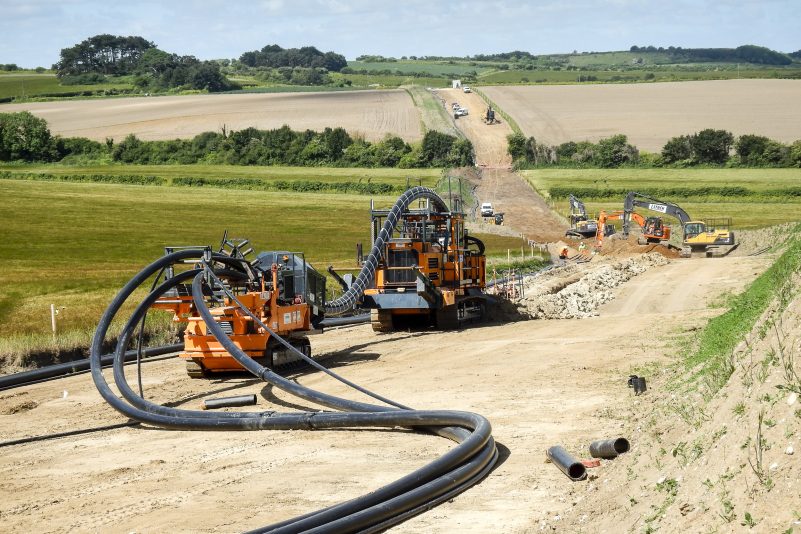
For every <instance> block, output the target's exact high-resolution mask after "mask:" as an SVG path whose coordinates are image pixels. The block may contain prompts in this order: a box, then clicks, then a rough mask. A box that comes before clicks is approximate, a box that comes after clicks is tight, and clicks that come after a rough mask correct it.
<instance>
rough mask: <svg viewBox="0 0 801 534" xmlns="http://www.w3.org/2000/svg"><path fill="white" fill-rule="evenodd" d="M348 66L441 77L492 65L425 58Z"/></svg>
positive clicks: (486, 69) (350, 63) (351, 62)
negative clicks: (426, 59) (427, 59)
mask: <svg viewBox="0 0 801 534" xmlns="http://www.w3.org/2000/svg"><path fill="white" fill-rule="evenodd" d="M471 63H472V64H471ZM348 67H350V68H352V69H355V70H387V69H388V70H390V71H393V72H394V71H400V72H402V73H404V74H405V73H415V72H422V73H425V74H429V75H431V76H432V77H443V76H445V75H451V74H457V75H462V74H465V73H468V72H477V73H478V74H481V73H482V72H485V71H488V70H490V69H491V68H492V67H490V66H489V65H487V64H486V63H481V62H474V61H451V62H449V61H425V60H407V61H404V60H399V61H392V62H366V61H348Z"/></svg>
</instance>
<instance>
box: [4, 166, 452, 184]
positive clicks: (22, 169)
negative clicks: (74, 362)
mask: <svg viewBox="0 0 801 534" xmlns="http://www.w3.org/2000/svg"><path fill="white" fill-rule="evenodd" d="M2 171H8V172H12V173H15V174H16V173H24V174H34V175H35V174H52V175H94V174H102V175H113V176H158V177H163V178H165V179H167V181H168V182H169V180H170V179H171V178H177V177H201V178H207V179H211V180H213V179H229V178H260V179H263V180H264V181H265V182H270V181H277V180H284V181H290V182H291V181H301V180H305V181H315V182H318V181H319V182H372V183H388V184H394V185H404V184H406V181H407V179H408V180H409V182H410V183H411V184H414V185H425V186H429V187H431V186H434V185H435V184H436V183H437V180H439V178H440V176H441V175H442V171H441V170H440V169H392V168H382V169H359V168H336V167H277V166H276V167H255V166H245V165H242V166H237V165H59V164H45V165H3V164H0V172H2Z"/></svg>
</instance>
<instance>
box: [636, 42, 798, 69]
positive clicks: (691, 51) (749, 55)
mask: <svg viewBox="0 0 801 534" xmlns="http://www.w3.org/2000/svg"><path fill="white" fill-rule="evenodd" d="M629 51H630V52H666V53H668V54H669V55H670V56H671V58H672V59H673V60H675V61H676V62H693V63H710V62H716V63H717V62H720V63H738V62H740V63H755V64H758V65H789V64H790V63H792V62H793V60H792V59H791V58H790V57H788V54H782V53H781V52H776V51H775V50H771V49H770V48H765V47H764V46H756V45H743V46H738V47H737V48H682V47H680V46H669V47H667V48H663V47H661V46H660V47H655V46H636V45H635V46H632V47H631V48H630V49H629ZM791 55H792V54H791Z"/></svg>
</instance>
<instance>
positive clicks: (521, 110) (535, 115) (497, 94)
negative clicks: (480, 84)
mask: <svg viewBox="0 0 801 534" xmlns="http://www.w3.org/2000/svg"><path fill="white" fill-rule="evenodd" d="M482 90H483V91H484V92H485V93H486V94H487V95H488V96H489V97H490V98H491V99H492V100H493V101H494V102H495V103H496V104H497V105H498V106H500V107H501V108H502V109H503V110H504V111H506V112H507V113H508V114H509V115H511V116H512V117H513V118H514V119H515V120H516V121H517V123H518V124H519V125H520V128H521V129H522V130H523V132H524V133H525V134H526V135H527V136H534V137H535V138H536V139H537V141H540V142H544V143H548V144H559V143H564V142H566V141H584V140H589V141H597V140H598V139H601V138H603V137H609V136H611V135H615V134H621V133H622V134H626V135H627V136H628V137H629V142H631V143H632V144H634V145H635V146H637V147H638V148H639V149H640V150H647V151H649V152H659V151H660V150H661V149H662V147H663V146H664V144H665V143H666V142H667V141H668V139H670V138H671V137H675V136H677V135H683V134H692V133H695V132H698V131H700V130H703V129H705V128H715V129H724V130H728V131H730V132H732V133H733V134H735V135H742V134H759V135H764V136H767V137H770V138H771V139H776V140H778V141H782V142H785V143H786V142H791V141H795V140H796V139H801V126H799V125H801V81H797V80H719V81H718V80H716V81H706V82H676V83H648V84H645V83H643V84H620V85H618V84H603V85H548V86H521V87H484V88H482Z"/></svg>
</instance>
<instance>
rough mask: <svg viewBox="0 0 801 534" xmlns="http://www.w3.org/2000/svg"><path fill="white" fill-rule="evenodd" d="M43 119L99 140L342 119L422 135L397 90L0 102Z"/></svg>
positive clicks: (372, 132) (351, 128)
mask: <svg viewBox="0 0 801 534" xmlns="http://www.w3.org/2000/svg"><path fill="white" fill-rule="evenodd" d="M23 110H27V111H30V112H31V113H33V114H34V115H37V116H39V117H42V118H43V119H45V120H47V122H48V124H49V125H50V130H51V131H52V132H53V133H54V134H59V135H63V136H80V137H88V138H90V139H95V140H98V141H103V140H104V139H106V138H107V137H112V138H114V139H117V140H120V139H123V138H124V137H125V136H126V135H128V134H130V133H133V134H136V136H137V137H139V138H140V139H146V140H157V139H175V138H188V137H193V136H195V135H197V134H199V133H202V132H208V131H219V130H220V129H221V128H223V126H225V128H227V129H228V130H229V131H231V130H242V129H244V128H248V127H251V126H252V127H255V128H260V129H270V128H280V127H281V126H283V125H284V124H287V125H289V126H290V127H291V128H293V129H295V130H305V129H312V130H322V129H324V128H326V127H329V126H330V127H336V126H342V127H343V128H345V129H346V130H348V132H350V133H351V135H362V136H364V137H365V138H366V139H368V140H372V141H375V140H380V139H382V138H383V137H384V136H385V135H387V134H390V133H391V134H395V135H398V136H400V137H402V138H403V139H405V140H406V141H417V140H419V139H421V137H422V131H421V129H420V114H419V112H418V110H417V109H416V108H415V106H414V103H413V102H412V99H411V98H410V97H409V95H408V94H407V93H406V92H405V91H402V90H391V91H353V92H327V93H260V94H231V95H192V96H163V97H150V98H144V97H142V98H114V99H102V100H69V101H61V102H37V103H29V104H9V105H4V106H0V112H5V113H11V112H16V111H23Z"/></svg>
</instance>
